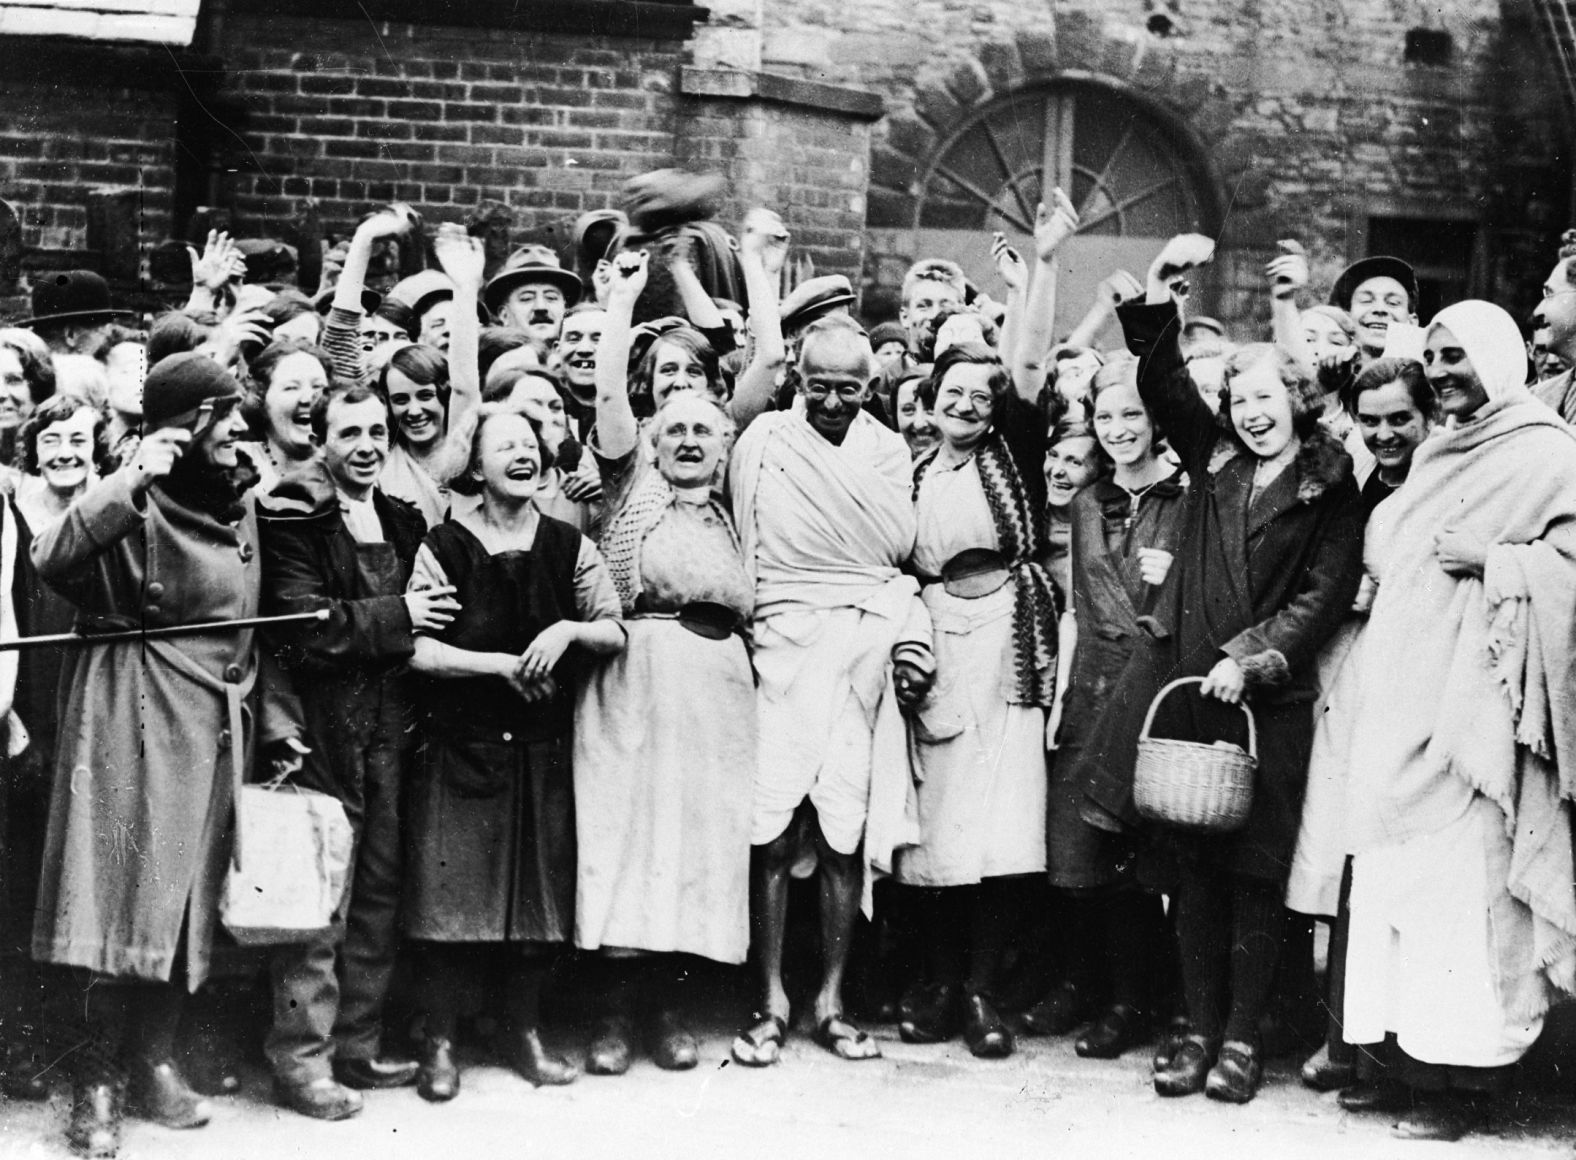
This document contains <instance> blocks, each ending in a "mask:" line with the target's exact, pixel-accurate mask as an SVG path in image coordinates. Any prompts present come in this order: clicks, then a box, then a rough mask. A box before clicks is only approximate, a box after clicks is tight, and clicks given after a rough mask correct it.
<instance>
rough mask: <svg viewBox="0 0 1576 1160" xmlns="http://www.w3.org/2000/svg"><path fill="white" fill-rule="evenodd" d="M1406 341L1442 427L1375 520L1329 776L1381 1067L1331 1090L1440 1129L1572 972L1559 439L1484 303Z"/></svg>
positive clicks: (1459, 1112) (1359, 1001) (1566, 595)
mask: <svg viewBox="0 0 1576 1160" xmlns="http://www.w3.org/2000/svg"><path fill="white" fill-rule="evenodd" d="M1423 361H1424V365H1425V366H1426V368H1427V371H1428V379H1429V382H1430V383H1431V384H1432V385H1433V387H1434V389H1435V390H1436V392H1437V393H1438V395H1439V401H1440V407H1441V409H1442V410H1443V412H1444V414H1445V416H1446V423H1445V426H1444V429H1443V430H1442V431H1441V432H1439V433H1438V434H1436V435H1435V436H1434V437H1433V438H1432V439H1429V440H1428V441H1427V442H1425V443H1423V444H1422V446H1420V447H1419V448H1418V449H1417V452H1416V454H1415V455H1414V456H1413V458H1412V469H1411V473H1410V475H1409V476H1408V477H1407V482H1406V485H1405V486H1404V487H1402V488H1401V489H1400V490H1399V491H1397V492H1396V493H1395V495H1393V496H1392V497H1391V498H1390V499H1388V500H1386V501H1385V502H1384V503H1382V504H1380V505H1379V507H1378V508H1377V509H1376V510H1375V512H1374V516H1373V519H1372V520H1371V521H1370V523H1369V527H1368V536H1367V542H1366V545H1365V553H1364V557H1365V564H1366V566H1367V570H1368V572H1369V574H1370V576H1371V577H1372V578H1373V581H1374V583H1375V584H1376V585H1377V586H1378V592H1377V594H1376V596H1375V598H1374V603H1373V608H1372V611H1371V612H1370V614H1369V620H1368V629H1367V633H1366V635H1365V636H1364V639H1363V654H1362V660H1361V664H1360V668H1359V672H1358V689H1357V696H1356V697H1355V698H1354V700H1353V703H1352V704H1353V712H1355V714H1356V720H1355V722H1354V725H1353V736H1352V744H1351V752H1352V754H1353V755H1354V760H1353V762H1352V766H1351V769H1350V772H1349V782H1348V790H1347V803H1348V804H1347V837H1348V841H1349V842H1350V847H1349V848H1350V849H1351V850H1352V852H1353V854H1354V857H1353V860H1352V884H1351V902H1350V905H1351V930H1350V942H1349V945H1348V949H1347V957H1346V972H1347V973H1346V1039H1347V1041H1348V1042H1350V1043H1360V1044H1373V1045H1378V1044H1381V1043H1383V1045H1384V1048H1383V1049H1382V1052H1381V1054H1383V1055H1385V1056H1388V1062H1389V1063H1390V1064H1391V1065H1392V1066H1391V1067H1390V1068H1387V1069H1386V1081H1385V1082H1381V1083H1378V1084H1374V1085H1365V1086H1364V1087H1360V1088H1354V1089H1350V1090H1349V1091H1348V1092H1347V1093H1344V1097H1343V1100H1342V1103H1343V1106H1346V1107H1348V1108H1371V1109H1378V1110H1385V1111H1400V1112H1401V1113H1402V1115H1401V1119H1400V1121H1399V1123H1398V1124H1397V1126H1396V1130H1397V1132H1398V1134H1400V1135H1403V1136H1408V1137H1412V1138H1423V1139H1454V1138H1456V1137H1457V1136H1459V1135H1460V1134H1461V1133H1462V1132H1463V1131H1464V1130H1465V1129H1466V1128H1467V1127H1468V1125H1469V1123H1470V1118H1469V1112H1470V1109H1471V1104H1470V1103H1469V1099H1470V1097H1471V1096H1472V1095H1473V1094H1480V1093H1484V1092H1492V1091H1493V1090H1494V1088H1495V1086H1496V1084H1497V1081H1498V1080H1499V1079H1501V1078H1502V1077H1503V1075H1504V1072H1505V1069H1506V1068H1508V1067H1509V1066H1510V1065H1511V1064H1513V1063H1515V1062H1516V1061H1517V1060H1518V1059H1520V1058H1521V1056H1522V1054H1523V1053H1524V1052H1525V1051H1526V1050H1527V1049H1528V1048H1529V1047H1530V1046H1531V1045H1532V1043H1533V1041H1534V1040H1536V1039H1537V1037H1538V1033H1539V1031H1540V1030H1541V1029H1542V1026H1543V1017H1544V1012H1545V1011H1546V1010H1547V1009H1548V1007H1549V1005H1550V1003H1551V1001H1552V999H1553V998H1554V997H1555V996H1556V995H1557V994H1558V993H1560V992H1569V991H1570V990H1571V989H1572V983H1573V978H1576V949H1573V948H1576V942H1573V936H1576V900H1573V898H1572V894H1571V880H1572V871H1571V832H1570V810H1569V806H1568V805H1567V804H1566V799H1568V798H1569V797H1570V796H1571V778H1570V773H1571V770H1570V769H1569V768H1567V764H1568V763H1569V761H1570V760H1571V756H1570V755H1571V754H1572V753H1576V719H1573V716H1572V714H1571V711H1570V707H1571V690H1572V689H1573V688H1576V669H1573V668H1572V665H1573V655H1576V654H1573V652H1572V647H1571V644H1572V641H1573V640H1576V617H1573V615H1572V613H1573V606H1572V602H1571V593H1572V592H1573V591H1576V564H1573V563H1572V561H1573V560H1576V437H1573V436H1572V434H1571V429H1570V428H1569V427H1567V426H1566V425H1565V424H1564V423H1562V422H1561V421H1560V420H1559V417H1558V416H1557V415H1555V414H1554V413H1553V412H1552V411H1550V410H1549V409H1548V408H1546V407H1544V406H1543V405H1542V404H1541V403H1539V402H1537V401H1536V400H1535V399H1534V398H1533V397H1532V396H1531V395H1530V394H1529V393H1528V391H1527V390H1526V388H1525V387H1524V386H1523V385H1522V384H1523V382H1524V381H1525V378H1526V357H1525V353H1524V347H1523V346H1522V341H1521V335H1520V332H1519V330H1518V328H1517V326H1516V323H1515V322H1514V320H1512V319H1511V317H1510V316H1509V315H1508V314H1506V313H1505V312H1504V311H1503V310H1501V309H1499V307H1497V306H1493V305H1490V304H1489V303H1486V302H1462V303H1458V304H1457V305H1455V306H1451V307H1449V308H1447V309H1445V310H1442V311H1441V312H1440V313H1439V314H1438V315H1436V316H1435V317H1434V319H1433V321H1432V322H1431V323H1430V324H1429V327H1428V330H1427V335H1426V342H1425V346H1424V360H1423ZM1556 762H1557V763H1558V764H1556ZM1408 1108H1410V1110H1408Z"/></svg>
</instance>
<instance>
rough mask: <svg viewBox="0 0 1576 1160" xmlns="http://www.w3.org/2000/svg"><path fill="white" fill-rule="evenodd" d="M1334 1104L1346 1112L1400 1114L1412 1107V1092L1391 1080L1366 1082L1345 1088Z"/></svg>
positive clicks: (1403, 1085)
mask: <svg viewBox="0 0 1576 1160" xmlns="http://www.w3.org/2000/svg"><path fill="white" fill-rule="evenodd" d="M1335 1102H1336V1103H1338V1104H1340V1105H1341V1107H1343V1108H1344V1109H1346V1110H1347V1111H1348V1112H1401V1111H1405V1110H1407V1109H1408V1108H1410V1107H1411V1106H1412V1092H1411V1089H1409V1088H1408V1087H1407V1086H1406V1085H1405V1084H1403V1083H1399V1082H1397V1081H1396V1080H1393V1079H1381V1080H1366V1081H1364V1082H1363V1083H1360V1084H1356V1085H1354V1086H1352V1087H1349V1088H1346V1089H1345V1090H1344V1091H1342V1092H1341V1093H1340V1095H1338V1096H1336V1097H1335Z"/></svg>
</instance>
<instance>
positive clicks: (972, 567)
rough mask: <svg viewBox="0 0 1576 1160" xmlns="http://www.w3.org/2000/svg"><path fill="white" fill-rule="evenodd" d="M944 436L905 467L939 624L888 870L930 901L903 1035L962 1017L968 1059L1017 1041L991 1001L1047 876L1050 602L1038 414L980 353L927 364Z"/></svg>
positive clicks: (999, 1052)
mask: <svg viewBox="0 0 1576 1160" xmlns="http://www.w3.org/2000/svg"><path fill="white" fill-rule="evenodd" d="M929 384H930V385H928V386H927V387H926V394H927V396H929V397H928V398H927V400H926V401H927V402H929V403H931V404H932V407H933V410H934V414H935V421H936V427H937V429H938V430H939V431H940V433H941V443H940V445H939V446H938V447H936V448H935V449H934V450H933V451H931V452H930V453H929V454H927V455H925V456H924V457H922V458H921V459H920V460H919V462H918V463H916V464H915V465H914V495H915V506H916V516H917V520H918V525H919V536H918V539H917V541H916V544H915V548H914V557H913V564H914V568H915V570H916V571H918V572H919V573H920V576H921V583H922V584H923V590H922V597H923V599H924V602H925V607H926V608H927V609H928V610H929V611H930V616H931V621H932V623H933V624H934V626H935V642H936V643H935V651H936V678H937V679H936V684H935V687H934V688H933V689H932V690H931V693H930V695H929V696H928V697H927V698H926V699H925V701H924V703H923V704H922V705H921V706H920V708H919V710H918V712H917V714H916V715H915V720H914V724H913V726H912V728H913V736H914V752H915V754H916V758H917V768H916V780H917V781H918V782H919V791H918V792H919V827H920V841H919V844H918V845H917V846H911V847H906V848H904V849H903V850H902V851H901V852H900V854H899V856H898V863H897V877H898V880H899V881H900V882H902V883H904V884H905V885H908V886H917V887H925V888H927V891H928V893H929V894H930V895H931V903H932V906H931V907H930V908H929V913H930V915H931V928H930V930H929V931H928V932H927V933H928V940H929V942H930V945H931V947H932V961H931V964H930V978H931V987H930V989H929V991H928V993H927V994H926V996H925V997H924V999H923V1000H922V1001H920V1002H918V1003H915V1004H912V1005H911V1007H910V1011H909V1013H908V1017H907V1018H905V1019H904V1021H903V1022H902V1023H901V1024H900V1026H899V1031H900V1033H901V1034H902V1036H903V1038H904V1039H905V1040H907V1041H909V1042H911V1043H934V1042H937V1041H939V1040H942V1039H945V1038H948V1037H949V1036H950V1035H952V1034H953V1033H954V1032H955V1031H957V1030H958V1029H959V1027H961V1029H962V1031H963V1036H964V1039H965V1040H966V1041H967V1043H968V1046H969V1050H970V1051H972V1052H973V1053H974V1054H975V1055H977V1056H980V1057H1002V1056H1006V1055H1010V1054H1011V1053H1012V1051H1013V1047H1014V1044H1013V1036H1012V1032H1011V1031H1010V1030H1009V1029H1008V1027H1007V1025H1006V1023H1005V1022H1004V1021H1003V1020H1002V1018H1001V1016H1000V1015H999V1014H998V1013H997V1011H996V1008H995V1005H994V1001H993V998H992V995H991V988H992V985H993V984H994V983H995V982H996V976H997V973H998V969H999V967H1000V965H1001V957H1002V953H1003V950H1004V948H1005V945H1006V942H1007V939H1008V936H1009V933H1010V929H1011V926H1012V924H1013V922H1014V920H1015V919H1016V918H1017V917H1018V915H1019V913H1020V912H1021V910H1022V903H1023V901H1024V897H1025V888H1026V887H1028V886H1030V885H1031V884H1033V883H1034V881H1035V879H1036V878H1037V876H1038V875H1040V874H1042V873H1043V872H1044V870H1045V793H1046V782H1045V710H1046V707H1047V706H1048V705H1049V704H1050V700H1051V696H1052V694H1053V691H1054V686H1055V665H1056V601H1055V597H1054V595H1053V592H1052V586H1051V580H1050V577H1049V575H1048V574H1047V573H1046V571H1045V569H1044V567H1043V566H1042V565H1041V564H1040V563H1039V560H1040V557H1041V555H1042V545H1041V542H1040V529H1041V524H1040V513H1041V511H1042V510H1043V508H1044V506H1045V493H1044V490H1043V488H1044V483H1045V481H1044V477H1043V476H1042V474H1041V470H1040V469H1041V465H1042V464H1043V463H1044V460H1045V443H1046V436H1045V421H1044V418H1043V416H1042V415H1041V414H1040V412H1039V410H1038V408H1036V407H1035V406H1034V405H1033V404H1032V403H1030V402H1028V401H1026V400H1025V399H1022V398H1020V397H1019V396H1018V395H1017V394H1016V393H1015V392H1014V390H1013V386H1012V378H1011V376H1010V374H1009V373H1008V371H1007V368H1006V367H1005V366H1004V365H1003V363H1002V361H1001V360H1000V359H999V358H997V357H996V355H995V354H994V353H992V352H991V351H990V350H989V349H988V348H986V347H984V346H981V345H979V344H973V343H965V344H963V345H960V346H955V347H952V348H950V349H948V350H947V351H946V352H945V353H943V354H942V355H941V357H940V358H938V359H937V360H936V366H935V369H934V371H932V373H931V378H930V380H929Z"/></svg>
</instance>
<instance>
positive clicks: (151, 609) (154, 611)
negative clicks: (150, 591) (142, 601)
mask: <svg viewBox="0 0 1576 1160" xmlns="http://www.w3.org/2000/svg"><path fill="white" fill-rule="evenodd" d="M163 611H164V609H162V608H160V607H159V606H158V605H157V604H150V605H148V606H147V607H146V608H144V609H143V610H142V613H143V615H144V616H153V617H157V616H158V615H159V613H161V612H163Z"/></svg>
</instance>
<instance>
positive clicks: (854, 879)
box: [815, 826, 864, 1023]
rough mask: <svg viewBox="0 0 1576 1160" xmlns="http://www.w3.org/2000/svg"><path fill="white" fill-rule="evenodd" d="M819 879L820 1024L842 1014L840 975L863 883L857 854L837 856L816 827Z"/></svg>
mask: <svg viewBox="0 0 1576 1160" xmlns="http://www.w3.org/2000/svg"><path fill="white" fill-rule="evenodd" d="M816 848H817V852H818V854H819V855H820V863H821V868H820V879H821V970H822V974H821V990H820V993H819V994H818V995H816V997H815V1019H816V1022H817V1023H820V1022H821V1021H822V1020H823V1019H826V1018H828V1017H829V1016H832V1015H841V1014H842V1013H843V974H844V972H845V971H846V970H847V969H848V950H849V947H850V945H851V944H852V942H853V935H854V919H855V918H856V917H857V916H858V914H859V896H860V888H861V887H862V886H863V884H864V866H863V864H862V858H861V853H860V851H859V850H857V849H856V850H855V851H854V852H853V853H852V854H839V853H838V852H837V851H836V850H834V849H832V848H831V846H829V845H828V844H827V842H826V839H825V838H824V837H823V836H822V835H821V832H820V827H819V826H818V827H817V828H816Z"/></svg>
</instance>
